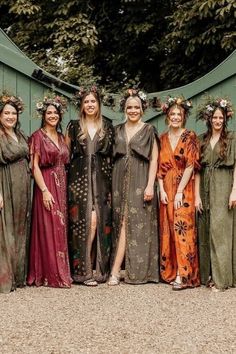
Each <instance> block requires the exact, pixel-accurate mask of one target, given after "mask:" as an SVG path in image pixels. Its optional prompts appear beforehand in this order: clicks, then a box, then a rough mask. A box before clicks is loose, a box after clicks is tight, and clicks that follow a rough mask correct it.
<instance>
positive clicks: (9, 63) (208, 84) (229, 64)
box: [0, 29, 236, 134]
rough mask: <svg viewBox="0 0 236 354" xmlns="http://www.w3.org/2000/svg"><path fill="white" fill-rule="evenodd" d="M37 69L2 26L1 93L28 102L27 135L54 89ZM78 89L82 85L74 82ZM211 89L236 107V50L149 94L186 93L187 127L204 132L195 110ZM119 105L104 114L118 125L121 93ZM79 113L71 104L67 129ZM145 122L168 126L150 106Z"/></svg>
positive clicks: (162, 96) (121, 116) (232, 126)
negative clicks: (189, 105) (199, 73)
mask: <svg viewBox="0 0 236 354" xmlns="http://www.w3.org/2000/svg"><path fill="white" fill-rule="evenodd" d="M35 69H40V68H39V67H38V66H37V65H36V64H35V63H33V62H32V61H31V60H30V59H29V58H28V57H27V56H26V55H25V54H24V53H23V52H22V51H21V50H20V49H19V48H18V47H17V46H16V45H15V44H14V43H13V42H12V41H11V40H10V39H9V38H8V37H7V35H6V34H5V33H4V32H3V31H2V30H1V29H0V92H1V91H2V90H3V89H4V88H5V89H8V90H10V91H12V92H13V93H15V94H18V95H20V96H21V97H22V98H23V100H24V102H25V106H26V108H25V111H24V112H23V114H22V116H21V121H22V127H23V129H24V130H25V132H26V133H27V134H31V133H32V132H33V131H35V130H36V129H38V127H39V126H40V123H41V121H40V119H39V118H36V117H35V116H36V114H35V103H36V101H37V100H39V99H42V98H43V96H44V94H45V93H46V91H47V90H48V89H50V88H53V85H50V84H47V83H44V82H40V81H38V80H36V79H35V78H33V77H32V73H33V71H34V70H35ZM46 74H47V75H49V76H50V77H52V78H53V79H55V80H58V82H59V83H62V82H63V81H61V80H59V79H57V78H56V77H54V76H53V75H50V74H48V73H46ZM68 85H69V86H70V87H73V88H74V89H78V86H74V85H70V84H68ZM56 92H58V93H59V94H64V96H66V97H67V98H71V93H70V92H67V91H65V90H62V89H60V88H57V89H56ZM205 92H207V93H208V94H210V95H214V96H228V97H229V98H230V99H231V100H232V102H233V104H234V106H235V109H236V50H235V51H234V52H233V53H232V54H231V55H230V56H229V57H228V58H227V59H226V60H225V61H223V62H222V63H221V64H220V65H218V66H217V67H216V68H215V69H214V70H212V71H211V72H209V73H208V74H206V75H204V76H203V77H201V78H200V79H198V80H195V81H193V82H191V83H189V84H187V85H185V86H181V87H177V88H174V89H171V90H166V91H161V92H153V93H149V94H148V97H149V98H152V97H158V98H160V99H161V100H165V98H166V97H167V96H168V95H171V96H176V95H181V94H182V95H184V96H185V97H186V98H188V99H191V100H192V102H193V106H194V109H193V110H192V113H191V115H190V117H189V119H188V121H187V128H189V129H193V130H195V131H196V132H197V133H201V132H202V131H204V130H205V126H204V123H203V122H196V120H195V115H196V114H195V109H196V107H197V105H198V104H199V103H200V102H201V97H202V96H203V94H204V93H205ZM114 97H115V100H116V106H115V108H114V109H110V108H108V107H102V113H103V115H104V116H105V117H107V118H109V119H111V120H113V122H114V124H118V123H120V122H122V121H123V120H124V114H123V113H121V112H119V100H120V98H119V96H118V95H114ZM77 116H78V113H77V112H76V111H75V108H74V106H73V105H72V104H70V105H69V107H68V112H66V114H65V117H64V120H63V128H64V130H65V127H66V125H67V123H68V122H69V120H70V119H76V117H77ZM143 119H144V121H147V122H150V123H152V124H153V125H154V126H155V127H156V128H157V129H158V131H159V132H163V131H164V130H165V129H166V125H165V117H164V116H163V114H161V113H160V112H158V111H155V110H153V109H148V110H147V111H146V112H145V116H144V118H143ZM229 128H230V129H234V130H236V119H235V117H234V119H233V120H232V121H231V122H230V124H229Z"/></svg>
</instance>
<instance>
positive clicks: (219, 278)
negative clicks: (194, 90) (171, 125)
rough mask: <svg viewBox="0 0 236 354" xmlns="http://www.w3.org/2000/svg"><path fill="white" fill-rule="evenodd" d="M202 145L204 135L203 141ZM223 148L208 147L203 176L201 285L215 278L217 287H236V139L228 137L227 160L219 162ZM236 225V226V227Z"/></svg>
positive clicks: (201, 190) (202, 161)
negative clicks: (233, 201)
mask: <svg viewBox="0 0 236 354" xmlns="http://www.w3.org/2000/svg"><path fill="white" fill-rule="evenodd" d="M199 138H200V142H201V144H202V143H203V135H201V136H200V137H199ZM219 153H220V144H219V142H217V143H216V145H215V146H214V148H213V149H212V148H211V145H210V143H209V144H208V145H207V147H206V149H205V151H204V153H203V156H202V159H201V165H202V169H201V172H200V178H201V182H200V195H201V200H202V204H203V213H202V214H199V217H198V237H199V255H200V276H201V283H202V284H207V282H208V280H209V277H210V276H211V277H212V280H213V282H214V283H215V285H216V287H218V288H221V289H225V288H228V287H231V286H235V285H236V250H235V248H236V227H235V226H236V222H235V219H236V218H235V216H236V212H235V211H234V210H233V209H231V210H229V207H228V203H229V196H230V193H231V191H232V185H233V172H234V166H235V159H236V137H235V135H234V133H232V132H229V133H228V149H227V153H226V157H225V158H224V159H223V160H222V159H221V158H220V155H219ZM234 224H235V226H234Z"/></svg>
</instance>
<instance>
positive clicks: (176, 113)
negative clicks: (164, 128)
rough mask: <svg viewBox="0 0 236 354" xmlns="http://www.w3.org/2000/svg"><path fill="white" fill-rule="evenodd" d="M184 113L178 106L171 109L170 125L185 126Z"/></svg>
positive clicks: (169, 114) (169, 115) (174, 126)
mask: <svg viewBox="0 0 236 354" xmlns="http://www.w3.org/2000/svg"><path fill="white" fill-rule="evenodd" d="M183 121H184V117H183V113H182V112H181V110H180V109H179V108H178V107H174V108H172V109H170V111H169V113H168V125H169V127H172V128H182V126H183Z"/></svg>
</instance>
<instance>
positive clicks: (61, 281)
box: [27, 129, 71, 287]
mask: <svg viewBox="0 0 236 354" xmlns="http://www.w3.org/2000/svg"><path fill="white" fill-rule="evenodd" d="M30 153H31V154H32V155H33V156H32V159H33V157H34V154H36V153H37V154H38V156H39V167H40V170H41V172H42V175H43V178H44V181H45V185H46V186H47V188H48V190H49V192H50V193H51V194H52V196H53V198H54V201H55V203H54V204H53V210H52V211H48V210H47V209H46V208H45V207H44V204H43V193H42V191H41V190H40V189H39V187H38V186H37V184H36V182H35V183H34V195H33V208H32V227H31V242H30V261H29V273H28V277H27V283H28V284H29V285H33V284H35V285H36V286H41V285H44V286H51V287H70V285H71V277H70V267H69V257H68V245H67V203H66V199H67V197H66V171H65V165H66V164H67V163H68V162H69V150H68V148H67V146H66V144H65V142H64V138H63V136H62V135H61V134H59V147H58V146H56V145H55V144H54V142H53V141H52V140H51V139H50V138H49V137H48V136H47V135H46V133H45V132H43V130H41V129H39V130H37V131H36V132H35V133H33V134H32V136H31V138H30Z"/></svg>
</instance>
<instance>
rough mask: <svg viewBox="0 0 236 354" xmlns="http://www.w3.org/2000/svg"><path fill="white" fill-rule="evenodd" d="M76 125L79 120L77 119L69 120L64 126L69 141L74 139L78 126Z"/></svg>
mask: <svg viewBox="0 0 236 354" xmlns="http://www.w3.org/2000/svg"><path fill="white" fill-rule="evenodd" d="M78 125H79V120H78V119H77V120H71V121H70V122H69V123H68V125H67V127H66V131H67V133H68V136H69V138H70V139H71V141H75V140H76V134H78V128H79V127H78Z"/></svg>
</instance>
